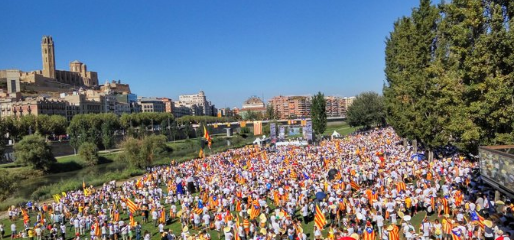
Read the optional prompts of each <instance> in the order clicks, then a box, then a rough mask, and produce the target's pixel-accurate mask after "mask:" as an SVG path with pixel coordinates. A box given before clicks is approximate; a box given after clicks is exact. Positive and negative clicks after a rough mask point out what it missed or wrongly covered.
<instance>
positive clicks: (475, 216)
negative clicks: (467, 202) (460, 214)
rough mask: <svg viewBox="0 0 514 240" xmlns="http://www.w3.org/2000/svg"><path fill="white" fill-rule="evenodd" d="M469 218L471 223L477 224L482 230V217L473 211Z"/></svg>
mask: <svg viewBox="0 0 514 240" xmlns="http://www.w3.org/2000/svg"><path fill="white" fill-rule="evenodd" d="M469 215H470V216H471V222H473V223H476V224H478V226H480V227H481V228H484V227H485V225H484V220H485V219H484V217H482V216H480V214H478V213H477V212H475V211H473V212H471V213H470V214H469Z"/></svg>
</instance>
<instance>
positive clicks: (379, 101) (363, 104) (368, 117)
mask: <svg viewBox="0 0 514 240" xmlns="http://www.w3.org/2000/svg"><path fill="white" fill-rule="evenodd" d="M346 118H347V119H348V123H349V124H350V126H354V127H355V126H364V127H366V128H369V127H372V126H379V125H383V124H384V123H385V111H384V99H383V97H382V96H380V95H378V93H375V92H365V93H361V94H359V95H357V97H356V98H355V100H353V103H352V105H351V106H350V107H349V108H348V112H347V113H346Z"/></svg>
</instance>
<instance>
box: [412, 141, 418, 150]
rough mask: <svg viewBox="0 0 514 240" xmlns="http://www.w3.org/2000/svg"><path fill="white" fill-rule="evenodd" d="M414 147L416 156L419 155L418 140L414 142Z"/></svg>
mask: <svg viewBox="0 0 514 240" xmlns="http://www.w3.org/2000/svg"><path fill="white" fill-rule="evenodd" d="M412 147H413V149H414V154H416V153H418V140H416V139H414V140H412Z"/></svg>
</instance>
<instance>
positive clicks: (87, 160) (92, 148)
mask: <svg viewBox="0 0 514 240" xmlns="http://www.w3.org/2000/svg"><path fill="white" fill-rule="evenodd" d="M79 156H80V158H81V159H82V161H83V162H84V164H85V165H86V166H94V165H96V164H98V147H97V146H96V144H94V143H90V142H84V143H82V145H80V147H79Z"/></svg>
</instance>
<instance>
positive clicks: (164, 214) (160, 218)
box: [159, 208, 166, 223]
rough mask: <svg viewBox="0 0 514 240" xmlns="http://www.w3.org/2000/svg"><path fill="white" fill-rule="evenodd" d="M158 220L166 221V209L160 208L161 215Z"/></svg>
mask: <svg viewBox="0 0 514 240" xmlns="http://www.w3.org/2000/svg"><path fill="white" fill-rule="evenodd" d="M159 222H160V223H166V211H165V209H164V208H163V209H162V210H161V216H160V217H159Z"/></svg>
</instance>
